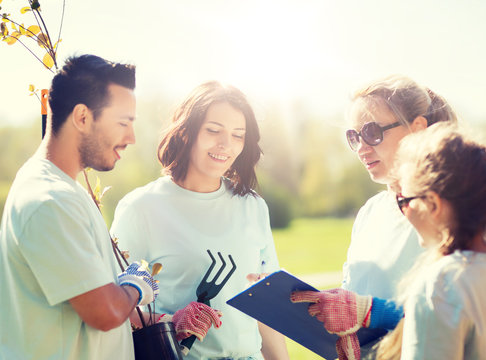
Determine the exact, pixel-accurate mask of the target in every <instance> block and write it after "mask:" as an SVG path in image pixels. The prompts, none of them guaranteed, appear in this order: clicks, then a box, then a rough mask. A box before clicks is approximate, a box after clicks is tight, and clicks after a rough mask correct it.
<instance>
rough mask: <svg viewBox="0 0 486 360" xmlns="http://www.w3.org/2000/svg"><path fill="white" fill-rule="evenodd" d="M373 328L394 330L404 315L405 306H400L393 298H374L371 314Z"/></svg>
mask: <svg viewBox="0 0 486 360" xmlns="http://www.w3.org/2000/svg"><path fill="white" fill-rule="evenodd" d="M370 317H371V319H370V326H369V327H370V328H371V329H377V328H380V329H387V330H392V329H394V328H395V326H397V324H398V323H399V322H400V320H401V319H402V317H403V307H402V306H398V305H397V304H396V303H395V302H394V301H393V300H384V299H379V298H375V297H374V298H373V305H372V306H371V315H370Z"/></svg>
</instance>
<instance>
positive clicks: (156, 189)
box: [120, 177, 170, 205]
mask: <svg viewBox="0 0 486 360" xmlns="http://www.w3.org/2000/svg"><path fill="white" fill-rule="evenodd" d="M168 181H170V179H168V178H167V177H159V178H157V179H155V180H154V181H151V182H149V183H148V184H145V185H143V186H140V187H137V188H135V189H133V190H132V191H130V192H129V193H127V194H126V195H125V196H124V197H123V198H122V199H121V200H120V204H130V205H134V204H138V203H143V202H145V201H147V200H149V199H152V198H153V197H154V196H159V195H161V194H163V193H164V192H165V191H167V188H168V186H169V185H170V184H168Z"/></svg>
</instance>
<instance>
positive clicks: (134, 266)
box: [118, 261, 159, 305]
mask: <svg viewBox="0 0 486 360" xmlns="http://www.w3.org/2000/svg"><path fill="white" fill-rule="evenodd" d="M118 283H119V285H120V286H121V285H129V286H133V287H134V288H135V289H137V290H138V292H139V294H140V296H139V298H138V303H137V305H147V304H149V303H151V302H152V301H154V300H155V299H156V298H157V295H159V285H158V284H157V282H156V281H155V280H154V278H153V277H152V276H151V275H150V273H149V272H148V271H147V269H146V268H145V267H144V266H142V265H140V263H139V262H138V261H135V262H133V263H131V264H130V266H129V267H127V269H126V270H125V271H124V272H122V273H121V274H119V275H118Z"/></svg>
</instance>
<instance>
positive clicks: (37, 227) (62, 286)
mask: <svg viewBox="0 0 486 360" xmlns="http://www.w3.org/2000/svg"><path fill="white" fill-rule="evenodd" d="M117 266H118V265H117V264H116V262H115V259H114V255H113V252H112V247H111V242H110V238H109V233H108V229H107V228H106V225H105V223H104V220H103V217H102V216H101V214H100V212H99V211H98V209H97V207H96V205H95V204H94V202H93V200H92V199H91V198H90V197H89V195H88V194H87V192H86V191H85V190H84V189H83V188H82V186H81V185H80V184H78V183H77V182H76V181H74V180H73V179H72V178H70V177H69V176H68V175H67V174H65V173H64V172H63V171H61V170H60V169H59V168H58V167H56V166H55V165H54V164H53V163H51V162H50V161H48V160H45V159H42V158H36V157H33V158H31V159H29V160H28V161H27V162H26V163H25V164H24V166H23V167H22V168H21V169H20V170H19V171H18V173H17V176H16V178H15V181H14V182H13V184H12V187H11V189H10V192H9V195H8V198H7V202H6V205H5V209H4V213H3V218H2V225H1V231H0V294H1V296H0V359H5V360H17V359H19V360H20V359H21V360H26V359H59V360H67V359H73V360H81V359H86V360H95V359H100V360H106V359H114V360H115V359H116V360H120V359H127V360H128V359H133V358H134V355H133V341H132V338H131V331H130V325H129V322H128V321H127V322H125V323H124V324H123V325H121V326H120V327H118V328H115V329H112V330H110V331H107V332H103V331H100V330H97V329H94V328H92V327H90V326H88V325H86V323H84V322H83V321H82V320H81V318H80V317H79V316H78V314H77V313H76V312H75V311H74V309H73V308H72V306H71V305H70V303H69V299H71V298H73V297H75V296H77V295H80V294H83V293H86V292H88V291H90V290H93V289H96V288H98V287H100V286H103V285H106V284H109V283H116V282H117V272H119V270H118V269H117Z"/></svg>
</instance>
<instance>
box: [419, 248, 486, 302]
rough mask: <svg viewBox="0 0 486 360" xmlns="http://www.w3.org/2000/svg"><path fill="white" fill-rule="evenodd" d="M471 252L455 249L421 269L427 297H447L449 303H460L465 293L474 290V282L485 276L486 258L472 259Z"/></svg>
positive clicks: (481, 279) (473, 255) (473, 257)
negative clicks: (485, 261)
mask: <svg viewBox="0 0 486 360" xmlns="http://www.w3.org/2000/svg"><path fill="white" fill-rule="evenodd" d="M476 255H480V256H481V255H483V254H475V253H473V252H469V251H466V252H461V251H456V252H454V253H452V254H450V255H446V256H443V257H441V258H440V259H438V260H437V261H436V262H435V263H433V264H431V265H430V266H428V267H427V268H425V269H424V271H423V281H424V282H425V284H426V286H425V287H426V289H425V290H426V295H427V296H428V297H439V298H443V299H447V300H448V302H450V303H456V304H460V303H462V302H463V297H464V296H465V294H468V293H471V291H472V292H474V291H475V290H474V288H475V287H476V284H477V283H479V282H481V281H483V279H484V277H485V276H486V263H484V260H486V258H485V257H484V256H483V257H482V259H480V261H478V262H476V261H474V259H475V256H476Z"/></svg>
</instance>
